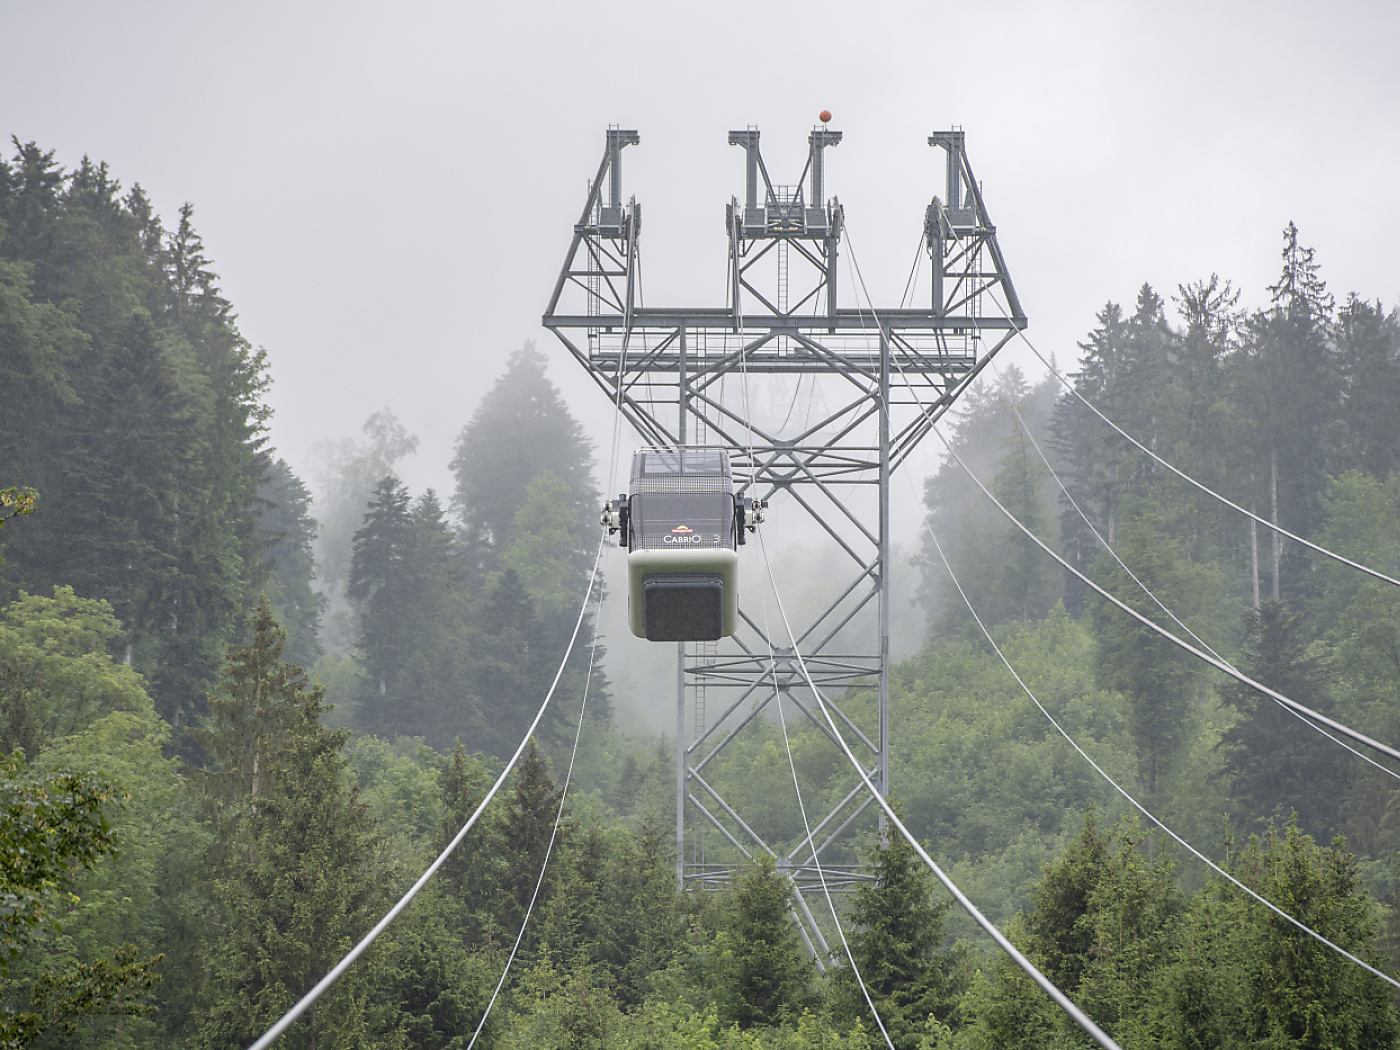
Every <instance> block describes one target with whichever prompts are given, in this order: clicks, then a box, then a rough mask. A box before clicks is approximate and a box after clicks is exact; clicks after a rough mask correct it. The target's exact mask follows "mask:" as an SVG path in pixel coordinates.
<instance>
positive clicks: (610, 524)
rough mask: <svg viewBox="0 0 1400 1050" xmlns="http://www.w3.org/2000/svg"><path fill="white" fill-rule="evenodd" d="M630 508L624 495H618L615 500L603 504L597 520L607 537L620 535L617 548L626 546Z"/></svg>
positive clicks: (630, 516)
mask: <svg viewBox="0 0 1400 1050" xmlns="http://www.w3.org/2000/svg"><path fill="white" fill-rule="evenodd" d="M631 511H632V508H631V504H630V502H629V500H628V499H627V494H626V493H619V494H618V497H617V499H612V500H608V501H607V502H606V503H604V504H603V513H602V515H601V516H600V517H599V519H598V523H599V524H600V525H602V526H603V527H604V528H606V529H607V530H608V535H609V536H613V535H616V534H617V533H619V532H620V533H622V535H621V536H619V537H618V540H617V545H618V546H619V547H625V546H627V542H628V538H629V536H628V525H629V524H630V523H631V519H632V513H631Z"/></svg>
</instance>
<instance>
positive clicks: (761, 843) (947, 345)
mask: <svg viewBox="0 0 1400 1050" xmlns="http://www.w3.org/2000/svg"><path fill="white" fill-rule="evenodd" d="M639 141H640V139H639V136H638V134H637V132H635V131H628V130H621V129H610V130H609V131H608V132H607V145H606V149H605V150H604V154H603V159H602V163H601V164H600V165H599V167H598V173H597V175H596V177H595V178H594V179H593V181H592V183H591V185H590V190H589V194H588V199H587V201H586V203H585V204H584V207H583V212H582V214H581V215H580V217H579V221H578V223H577V224H576V225H575V226H574V231H573V241H572V244H571V245H570V248H569V252H568V256H567V257H566V259H565V262H564V266H563V269H562V270H561V271H560V274H559V278H558V281H557V282H556V283H555V286H554V291H553V294H552V295H551V296H550V300H549V306H548V308H547V309H546V311H545V314H544V318H543V323H544V326H545V327H546V328H548V329H549V330H550V331H552V332H554V334H555V335H557V336H558V337H559V339H560V340H561V341H562V342H563V344H564V346H565V347H567V348H568V351H569V352H570V353H571V354H572V355H573V357H574V358H575V360H577V361H578V363H579V364H580V365H582V366H583V367H584V368H585V369H586V370H587V372H588V374H589V375H590V376H592V377H593V379H594V380H595V381H596V382H597V384H598V386H599V387H600V388H601V389H602V390H603V392H604V393H605V394H606V395H607V396H608V398H609V399H610V400H612V401H614V402H615V403H616V404H617V405H618V406H619V409H620V411H621V412H622V413H623V415H624V416H625V417H626V419H627V421H628V422H629V423H630V424H631V425H632V426H633V427H634V428H635V430H636V431H637V433H638V435H640V438H641V441H642V442H643V443H644V444H652V445H678V444H679V445H683V444H687V443H691V444H723V445H725V446H726V447H728V449H729V450H730V454H731V457H732V460H733V462H734V467H735V473H736V475H746V476H747V478H748V480H747V484H746V487H747V488H750V489H751V490H752V494H753V495H756V496H758V497H761V498H764V499H768V500H769V501H770V503H771V505H772V508H771V509H770V510H769V512H768V524H766V525H764V526H761V528H763V529H765V530H768V532H767V536H768V538H769V539H770V540H771V539H772V537H773V534H774V532H775V531H777V530H779V529H784V530H787V529H788V528H789V526H790V525H791V523H792V522H793V521H794V519H796V518H798V517H801V518H802V519H804V520H806V521H809V522H810V523H815V526H816V533H817V535H819V536H820V537H821V542H823V543H824V544H826V546H827V548H828V549H829V552H830V555H831V557H830V559H829V560H828V564H830V566H831V578H830V579H829V580H826V581H823V582H824V583H826V584H827V588H826V593H825V594H823V596H822V598H821V599H819V600H816V601H814V602H812V603H809V604H807V605H806V607H803V608H800V609H799V608H793V607H792V606H791V603H790V604H789V613H790V615H791V616H792V617H793V619H794V623H793V628H794V631H795V634H796V637H797V645H798V647H799V649H800V652H801V655H802V657H803V661H804V662H805V664H806V667H807V669H808V671H809V672H810V675H811V678H812V680H813V682H814V683H815V685H816V686H817V688H819V689H821V690H822V695H823V697H824V698H825V699H826V700H827V701H828V702H829V703H831V704H832V707H833V709H834V710H835V711H836V712H837V717H838V718H839V719H840V720H841V721H842V722H843V723H844V726H843V732H844V733H846V734H848V735H849V736H850V737H852V738H853V741H854V742H858V744H855V746H858V747H860V748H862V749H863V753H864V754H866V755H868V762H869V771H870V773H871V776H872V779H873V780H874V781H875V783H876V784H877V785H878V786H879V788H880V790H881V792H882V793H888V791H889V787H890V783H889V747H890V716H889V635H890V616H891V610H890V588H889V570H890V520H889V517H890V479H891V475H892V472H893V470H894V469H895V468H896V467H898V466H899V464H900V463H901V462H903V461H904V460H905V459H906V458H907V457H908V456H909V455H910V453H911V452H912V451H913V450H914V448H915V446H916V445H917V444H918V443H919V441H920V439H922V438H923V437H924V435H925V434H927V433H928V431H929V428H930V426H931V425H932V423H933V422H934V421H935V420H937V418H938V417H939V416H941V415H942V414H943V413H944V412H946V411H947V409H948V408H949V406H950V405H952V404H953V402H954V401H955V400H956V398H957V397H958V395H959V394H960V393H961V392H962V391H963V390H964V389H965V388H966V387H967V385H968V384H969V383H970V382H972V380H973V379H974V378H975V377H976V375H977V374H978V373H979V372H980V371H981V369H982V368H983V367H984V366H985V365H986V364H987V362H988V361H990V360H991V358H992V356H993V355H994V354H995V353H996V352H997V351H998V350H999V349H1000V348H1001V347H1002V346H1003V345H1005V344H1006V342H1007V341H1008V340H1010V339H1011V338H1012V336H1013V335H1014V334H1015V332H1016V331H1017V330H1019V329H1021V328H1024V327H1025V325H1026V319H1025V315H1024V313H1023V312H1022V309H1021V305H1020V301H1019V300H1018V299H1017V297H1016V292H1015V289H1014V288H1013V287H1012V283H1011V278H1010V275H1009V274H1008V272H1007V268H1006V264H1005V261H1004V260H1003V258H1002V254H1001V250H1000V248H999V247H998V245H997V239H996V228H995V227H994V226H993V225H992V223H991V221H990V219H989V218H988V216H987V209H986V207H985V205H984V204H983V201H982V195H981V192H980V188H979V186H978V184H977V181H976V179H975V178H974V177H973V174H972V168H971V165H970V164H969V162H968V159H967V153H966V150H965V148H964V134H963V132H962V131H944V132H937V133H935V134H933V135H931V136H930V137H929V140H928V141H929V145H930V146H934V147H937V148H938V149H940V150H942V151H943V153H944V154H945V155H946V165H947V166H946V176H945V179H944V196H943V197H942V198H941V199H940V198H939V197H934V198H933V200H932V203H930V204H929V206H928V208H927V209H926V212H925V216H924V224H923V231H922V240H923V244H922V251H923V254H924V257H925V258H926V260H927V267H928V272H929V277H928V280H927V283H926V284H924V285H923V286H922V287H921V292H920V294H921V295H922V296H923V297H925V305H921V306H920V305H915V306H906V305H902V304H901V305H900V306H898V307H893V308H888V309H886V308H877V309H876V310H875V311H872V310H871V309H870V308H869V307H868V306H862V305H860V301H859V300H858V299H855V297H854V296H852V298H853V299H854V300H855V301H853V302H852V304H851V305H841V303H840V302H839V296H838V292H839V291H840V289H841V288H842V287H843V285H842V282H840V281H839V280H838V261H839V258H840V255H841V250H842V226H843V223H844V212H843V209H842V207H841V205H840V203H839V202H838V201H837V200H836V198H834V197H833V198H831V199H830V200H823V197H822V194H823V183H824V178H823V176H824V171H823V167H824V166H823V159H824V156H825V152H826V150H827V148H828V147H832V146H835V145H837V144H838V143H839V142H840V141H841V132H839V131H831V130H828V129H826V128H825V127H821V128H815V129H814V130H813V131H812V132H811V134H810V135H809V137H808V154H807V161H806V166H805V168H804V169H803V173H802V175H801V176H799V178H798V180H797V182H796V183H795V184H793V185H776V184H774V183H773V182H772V180H771V179H770V177H769V173H768V169H767V166H766V165H765V163H764V160H763V156H762V153H761V152H760V149H759V132H758V130H757V129H754V128H750V129H747V130H744V131H733V132H730V134H729V142H730V144H731V145H737V146H740V147H742V148H743V150H744V160H745V185H744V196H743V199H742V200H740V199H738V198H731V200H730V203H729V205H728V208H727V211H726V225H727V229H728V239H729V259H728V295H727V299H728V302H727V303H726V304H725V305H724V306H712V307H705V306H700V307H689V306H682V307H651V306H645V305H643V304H642V303H641V301H640V298H641V296H640V292H639V254H638V245H639V235H640V232H641V208H640V206H639V205H638V204H637V203H636V200H635V198H629V199H627V200H626V201H624V198H623V194H622V152H623V149H624V148H625V147H627V146H630V145H636V144H637V143H638V142H639ZM844 287H845V292H844V293H843V294H847V295H849V294H850V292H851V290H852V287H851V285H850V284H849V282H847V283H846V284H845V285H844ZM994 291H996V292H999V294H1000V296H1001V299H1002V303H1003V304H1004V306H1002V307H994V308H991V309H986V308H985V307H986V304H985V302H984V301H985V298H986V296H987V295H989V294H991V293H992V292H994ZM804 379H805V380H806V382H807V401H806V408H805V412H804V413H803V415H804V417H805V418H803V419H802V420H801V421H800V422H795V421H794V419H793V417H794V414H795V412H794V410H795V408H796V406H797V405H798V404H799V403H800V402H801V396H802V394H801V392H802V386H803V383H804ZM764 393H766V394H767V395H769V397H770V401H771V400H772V399H774V398H776V404H777V406H778V407H777V409H775V410H774V411H773V412H772V413H771V415H772V418H771V419H768V418H765V410H764V408H763V406H762V405H760V404H756V402H757V401H760V400H762V395H763V394H764ZM789 393H790V395H791V399H790V403H789V407H788V412H787V415H786V416H785V417H784V419H783V421H782V422H781V423H778V422H777V415H778V414H779V412H780V409H781V405H782V403H783V401H785V400H788V396H789ZM609 495H610V496H611V495H612V494H611V493H610V494H609ZM785 522H786V524H785ZM748 549H749V550H750V551H754V548H753V547H752V546H751V547H749V548H748ZM755 555H756V552H755ZM757 561H758V558H757V557H756V556H753V557H751V558H750V559H749V560H748V562H747V566H748V567H747V568H746V569H745V570H744V571H745V574H746V579H747V581H748V582H747V583H746V584H745V589H744V592H743V596H742V602H741V618H742V620H743V624H744V627H743V629H742V630H741V631H740V633H739V634H737V635H736V636H734V637H733V638H730V639H726V640H725V641H724V642H722V643H721V644H720V645H718V646H714V645H708V646H690V647H689V650H688V649H687V647H686V646H685V645H680V646H678V654H677V685H676V692H677V697H676V701H677V721H676V737H677V762H676V835H677V839H676V847H677V849H676V877H677V882H678V884H684V882H685V881H687V880H694V881H699V882H710V881H718V880H723V879H727V878H728V877H729V876H730V875H731V874H732V872H733V867H734V863H735V861H736V860H737V859H738V858H739V857H740V856H742V857H750V856H752V855H753V853H754V851H756V850H764V851H768V852H770V853H773V854H774V855H775V856H776V857H777V859H778V861H779V864H780V866H781V867H782V868H784V869H785V870H787V871H788V872H789V875H790V877H791V878H792V880H793V882H794V884H795V885H796V887H797V890H798V903H799V906H800V907H801V908H802V909H803V912H804V916H805V919H806V922H805V923H804V922H799V925H800V926H803V927H805V928H804V937H806V936H808V931H810V932H811V935H812V936H815V937H816V939H817V942H818V945H820V946H821V947H823V948H824V943H823V942H822V941H821V931H820V929H818V928H817V926H816V924H815V923H814V922H813V921H812V919H811V915H810V913H808V912H807V909H806V905H805V902H804V901H803V899H802V890H803V889H806V888H810V886H811V885H812V884H813V883H815V881H816V870H815V868H814V867H812V866H811V864H810V857H811V845H810V844H809V842H808V840H807V839H806V838H804V837H802V836H801V835H800V834H799V836H798V838H799V839H800V841H797V842H796V844H795V845H794V844H793V840H792V839H791V838H788V840H787V842H786V844H785V846H786V848H782V849H780V848H779V847H778V846H777V845H776V844H774V843H770V842H768V841H765V838H764V836H763V835H762V834H761V833H760V831H758V830H756V829H755V827H754V825H755V824H756V823H763V814H761V813H757V812H749V813H747V814H746V813H745V812H741V809H742V808H743V807H742V806H741V805H739V804H738V803H737V802H731V801H729V800H726V798H725V795H724V792H723V791H722V790H721V787H722V785H718V784H716V783H714V782H713V779H714V778H712V776H711V775H710V774H711V769H712V768H714V767H718V766H720V765H722V762H720V761H717V759H720V756H721V755H722V754H723V752H724V750H725V748H726V747H727V746H728V745H730V744H731V743H732V742H733V741H735V740H736V739H738V738H739V737H740V735H741V734H743V733H744V732H745V731H746V730H748V729H750V728H751V727H752V726H753V725H754V724H755V720H756V719H758V718H760V717H761V716H762V715H763V713H764V712H765V711H766V709H767V708H768V706H769V705H770V704H771V703H772V701H773V700H774V699H775V698H777V697H780V696H781V697H783V698H785V699H787V700H789V701H790V702H791V704H792V705H793V707H795V708H796V709H797V710H798V711H800V712H801V713H802V714H804V715H805V716H806V717H808V718H809V719H811V720H812V722H813V723H814V724H816V725H817V726H818V728H819V729H820V731H821V732H822V733H827V730H826V729H825V728H824V726H823V724H822V722H820V721H819V720H818V718H817V716H816V713H815V710H814V709H815V706H816V705H815V704H814V703H813V701H812V696H811V691H810V688H809V687H808V685H807V682H806V680H805V678H804V677H803V675H802V674H801V672H800V669H799V666H798V664H797V660H796V657H795V654H794V651H793V648H792V644H791V642H790V641H789V639H788V637H787V634H786V631H785V630H784V629H783V627H782V624H781V622H780V621H779V620H778V619H777V617H776V613H775V611H773V610H770V609H768V608H762V609H761V608H760V607H759V606H760V599H761V597H762V595H761V594H760V591H761V589H762V584H761V583H760V578H761V576H762V572H761V570H760V569H759V568H758V565H757ZM784 593H785V594H787V593H788V588H787V586H786V584H785V585H784ZM790 597H791V595H789V598H790ZM770 617H771V619H770ZM860 690H870V691H874V692H875V694H876V696H877V697H878V699H877V703H875V704H874V705H871V704H869V703H868V702H866V703H852V702H851V700H853V699H854V698H855V697H856V696H857V695H858V691H860ZM688 695H689V696H690V698H691V701H692V704H693V716H692V718H691V719H690V720H687V719H686V717H685V713H686V707H685V704H686V699H687V696H688ZM716 700H718V701H719V702H718V703H716ZM712 708H717V709H718V711H717V716H715V717H711V716H710V715H711V709H712ZM857 708H859V712H857V711H856V709H857ZM872 708H873V717H872ZM848 712H850V713H848ZM828 735H829V734H828ZM851 779H852V783H853V784H855V783H857V782H856V781H855V778H854V776H852V778H851ZM731 794H732V793H731ZM870 801H871V800H870V799H869V798H863V797H862V793H861V791H860V789H859V787H858V786H856V787H853V788H852V789H851V791H850V792H849V793H848V794H846V796H845V797H844V798H842V799H841V800H840V801H839V802H837V803H836V804H835V805H834V806H832V807H831V808H830V809H829V810H828V811H826V812H816V813H814V812H811V811H810V810H809V817H810V818H811V820H812V822H813V827H812V837H813V840H815V842H816V843H817V851H818V854H819V855H823V854H826V851H828V850H830V849H831V847H832V844H833V843H835V842H837V841H838V840H839V839H840V838H841V837H842V836H843V834H844V833H846V832H847V831H848V830H849V829H850V828H851V827H852V826H853V824H855V822H856V821H857V818H859V817H860V815H861V814H862V813H863V812H864V811H865V810H866V808H867V807H868V806H869V804H870ZM688 825H689V831H690V833H689V836H687V826H688ZM707 832H708V834H707ZM707 843H708V844H709V845H710V846H711V847H717V848H716V849H715V853H716V855H715V857H714V858H713V860H712V859H711V857H710V856H709V855H708V854H707V853H706V844H707ZM832 852H833V853H834V852H836V851H832ZM826 855H829V854H826ZM847 860H848V861H849V858H847ZM822 867H823V869H824V870H826V871H827V872H828V882H829V883H833V884H835V885H837V886H849V885H850V884H851V882H852V881H853V880H854V879H856V878H858V877H860V876H859V872H858V870H857V867H856V866H855V865H853V864H851V863H845V864H832V865H831V867H830V868H828V866H827V864H826V863H825V862H823V865H822Z"/></svg>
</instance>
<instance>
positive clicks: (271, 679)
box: [196, 599, 393, 1050]
mask: <svg viewBox="0 0 1400 1050" xmlns="http://www.w3.org/2000/svg"><path fill="white" fill-rule="evenodd" d="M250 626H251V627H252V628H253V639H252V642H251V644H250V645H248V646H246V647H244V648H243V649H240V650H238V651H236V652H235V653H233V654H231V656H230V660H229V671H228V674H227V678H226V682H227V685H226V686H225V688H224V690H223V694H224V695H223V696H221V697H218V698H215V699H214V702H213V707H214V719H213V721H212V723H211V725H210V726H209V728H208V730H207V731H206V732H205V733H204V734H202V737H203V742H204V743H205V746H206V748H207V749H208V751H209V752H210V754H211V755H213V756H215V757H216V759H217V761H218V766H219V773H220V774H222V782H218V781H215V784H216V790H218V792H219V795H222V796H223V798H224V800H225V809H226V812H228V813H229V815H230V816H232V817H233V820H232V821H231V822H230V823H228V824H226V832H225V840H224V845H223V846H222V847H218V848H216V851H215V854H214V855H213V856H212V857H211V858H210V865H209V867H210V869H211V875H212V887H213V893H214V897H215V900H216V901H217V902H218V904H219V906H220V908H221V909H222V911H223V922H222V923H220V924H219V925H218V926H215V927H212V928H211V929H210V930H209V939H208V941H207V943H206V947H205V957H206V959H207V960H208V964H209V967H210V972H209V976H208V980H207V985H206V988H207V991H206V1001H205V1003H204V1006H203V1008H202V1009H201V1010H200V1011H199V1017H198V1038H197V1040H196V1045H199V1046H204V1047H209V1048H211V1050H212V1048H214V1047H219V1048H222V1047H226V1046H229V1045H246V1044H247V1043H249V1042H251V1041H252V1040H253V1039H255V1038H256V1037H257V1036H258V1035H260V1034H261V1033H262V1032H263V1031H264V1030H265V1029H266V1028H267V1027H268V1026H269V1025H271V1024H272V1023H273V1022H274V1021H276V1020H277V1018H278V1017H280V1016H281V1014H282V1013H283V1012H285V1011H286V1009H287V1008H288V1007H290V1006H291V1005H292V1004H293V1003H294V1002H295V1001H296V1000H297V999H298V998H299V997H300V996H301V994H302V993H303V992H304V991H305V990H306V989H307V988H309V987H310V986H311V985H312V984H313V983H314V982H315V981H316V980H318V979H319V978H320V977H321V976H322V975H324V974H325V973H326V971H328V970H329V969H330V968H331V966H332V965H334V963H335V962H336V961H337V960H338V959H339V958H340V956H341V955H342V954H343V953H344V952H345V951H346V950H347V949H348V948H349V947H350V946H351V945H352V944H354V943H355V941H357V940H358V939H359V937H360V936H361V935H363V933H364V932H365V930H367V929H368V928H369V927H370V926H371V925H372V924H373V921H374V919H375V918H376V917H377V913H378V908H379V906H380V904H381V901H382V899H383V887H382V886H381V885H380V874H379V871H378V865H377V863H376V850H377V846H376V842H377V834H376V831H375V828H374V826H373V822H372V821H371V820H370V819H369V817H368V815H367V814H366V812H365V808H364V806H363V805H362V804H361V803H360V801H359V800H358V798H357V796H356V792H355V790H354V788H352V787H351V786H350V784H349V781H348V777H347V775H346V759H345V758H344V756H343V755H342V753H341V751H342V748H343V747H344V744H345V741H346V739H347V737H348V733H347V732H346V731H344V730H329V729H327V728H325V727H324V726H323V725H322V724H321V718H322V716H323V714H324V713H325V711H326V704H325V694H324V690H323V689H322V688H321V687H320V686H319V685H312V684H310V683H308V682H307V680H306V676H305V674H304V673H303V672H302V671H301V669H300V668H297V667H292V666H289V665H287V664H285V663H283V662H282V661H281V660H280V659H279V657H280V654H281V651H282V646H283V641H284V633H283V631H282V629H281V627H280V626H278V624H277V623H276V621H275V620H273V619H272V616H271V611H270V609H269V607H268V604H267V602H266V600H265V599H264V600H262V601H260V602H259V607H258V611H257V613H256V614H255V617H254V618H253V621H252V623H251V625H250ZM216 798H217V796H216ZM381 958H382V957H381V956H380V955H379V953H374V952H372V953H371V954H370V955H369V956H368V957H367V958H365V959H361V960H360V962H359V965H357V966H356V967H354V968H352V969H351V970H350V971H349V972H347V974H346V975H345V977H343V978H342V979H341V980H340V981H339V982H337V984H336V985H334V986H333V987H332V988H331V989H330V990H328V991H327V992H326V994H325V995H324V996H322V998H321V999H320V1000H319V1001H318V1002H317V1003H316V1005H315V1006H314V1007H312V1008H311V1009H310V1010H308V1012H307V1014H306V1015H304V1017H303V1019H302V1020H301V1021H299V1022H298V1023H297V1024H296V1025H295V1026H294V1027H293V1028H292V1029H291V1030H290V1031H289V1032H288V1033H287V1035H286V1036H285V1037H284V1041H286V1042H287V1044H288V1045H289V1046H302V1047H308V1048H316V1050H325V1048H327V1047H345V1048H349V1047H354V1046H362V1045H365V1043H366V1041H367V1040H369V1039H372V1038H373V1037H374V1035H375V1033H376V1031H378V1030H380V1029H382V1028H383V1027H385V1026H386V1025H389V1024H392V1023H393V1019H392V1018H390V1017H388V1015H387V1014H384V1013H383V1012H382V1011H383V1009H384V1008H383V1007H376V1005H375V1002H374V997H373V995H372V992H371V989H373V988H374V987H375V976H374V971H375V968H376V966H377V965H379V964H380V960H381Z"/></svg>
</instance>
